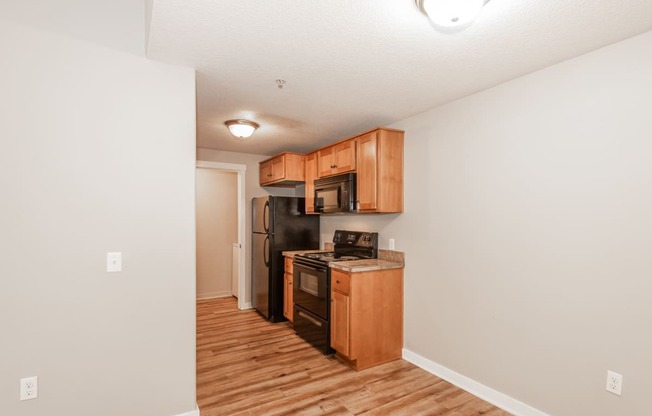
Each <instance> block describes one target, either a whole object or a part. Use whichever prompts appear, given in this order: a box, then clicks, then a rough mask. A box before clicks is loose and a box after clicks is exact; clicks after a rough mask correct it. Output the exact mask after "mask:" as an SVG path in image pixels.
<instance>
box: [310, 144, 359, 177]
mask: <svg viewBox="0 0 652 416" xmlns="http://www.w3.org/2000/svg"><path fill="white" fill-rule="evenodd" d="M317 164H318V169H319V172H318V175H319V177H320V178H323V177H326V176H331V175H338V174H340V173H346V172H352V171H355V164H356V141H355V139H349V140H346V141H344V142H341V143H338V144H335V145H333V146H329V147H327V148H325V149H321V150H319V152H318V157H317Z"/></svg>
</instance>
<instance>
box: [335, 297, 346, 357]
mask: <svg viewBox="0 0 652 416" xmlns="http://www.w3.org/2000/svg"><path fill="white" fill-rule="evenodd" d="M349 301H350V299H349V297H348V296H346V295H343V294H341V293H339V292H336V291H331V347H333V349H334V350H335V351H337V352H339V353H340V354H342V355H344V356H348V355H349V312H350V303H349Z"/></svg>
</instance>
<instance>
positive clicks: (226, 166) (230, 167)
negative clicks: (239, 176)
mask: <svg viewBox="0 0 652 416" xmlns="http://www.w3.org/2000/svg"><path fill="white" fill-rule="evenodd" d="M196 166H197V167H198V168H211V169H221V170H226V171H230V172H244V171H245V170H247V165H238V164H235V163H222V162H209V161H207V160H198V161H197V165H196Z"/></svg>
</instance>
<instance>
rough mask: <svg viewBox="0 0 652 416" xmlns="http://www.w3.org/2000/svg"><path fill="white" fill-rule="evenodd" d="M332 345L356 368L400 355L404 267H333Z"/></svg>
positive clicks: (367, 366)
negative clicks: (358, 269) (350, 269)
mask: <svg viewBox="0 0 652 416" xmlns="http://www.w3.org/2000/svg"><path fill="white" fill-rule="evenodd" d="M338 282H339V283H338ZM331 347H332V348H333V349H334V350H335V351H336V352H337V355H338V356H340V357H341V358H343V359H344V360H345V361H346V362H348V363H349V364H350V365H351V366H352V367H353V368H355V369H356V370H363V369H365V368H369V367H373V366H376V365H379V364H383V363H386V362H389V361H393V360H397V359H399V358H401V356H402V349H403V269H390V270H378V271H368V272H352V273H347V272H343V271H341V270H337V269H332V270H331Z"/></svg>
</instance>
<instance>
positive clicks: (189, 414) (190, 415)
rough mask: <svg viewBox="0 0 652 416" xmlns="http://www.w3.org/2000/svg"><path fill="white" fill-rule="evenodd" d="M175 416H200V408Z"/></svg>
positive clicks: (196, 407)
mask: <svg viewBox="0 0 652 416" xmlns="http://www.w3.org/2000/svg"><path fill="white" fill-rule="evenodd" d="M175 416H199V406H197V405H195V410H191V411H189V412H186V413H181V414H179V415H175Z"/></svg>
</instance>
